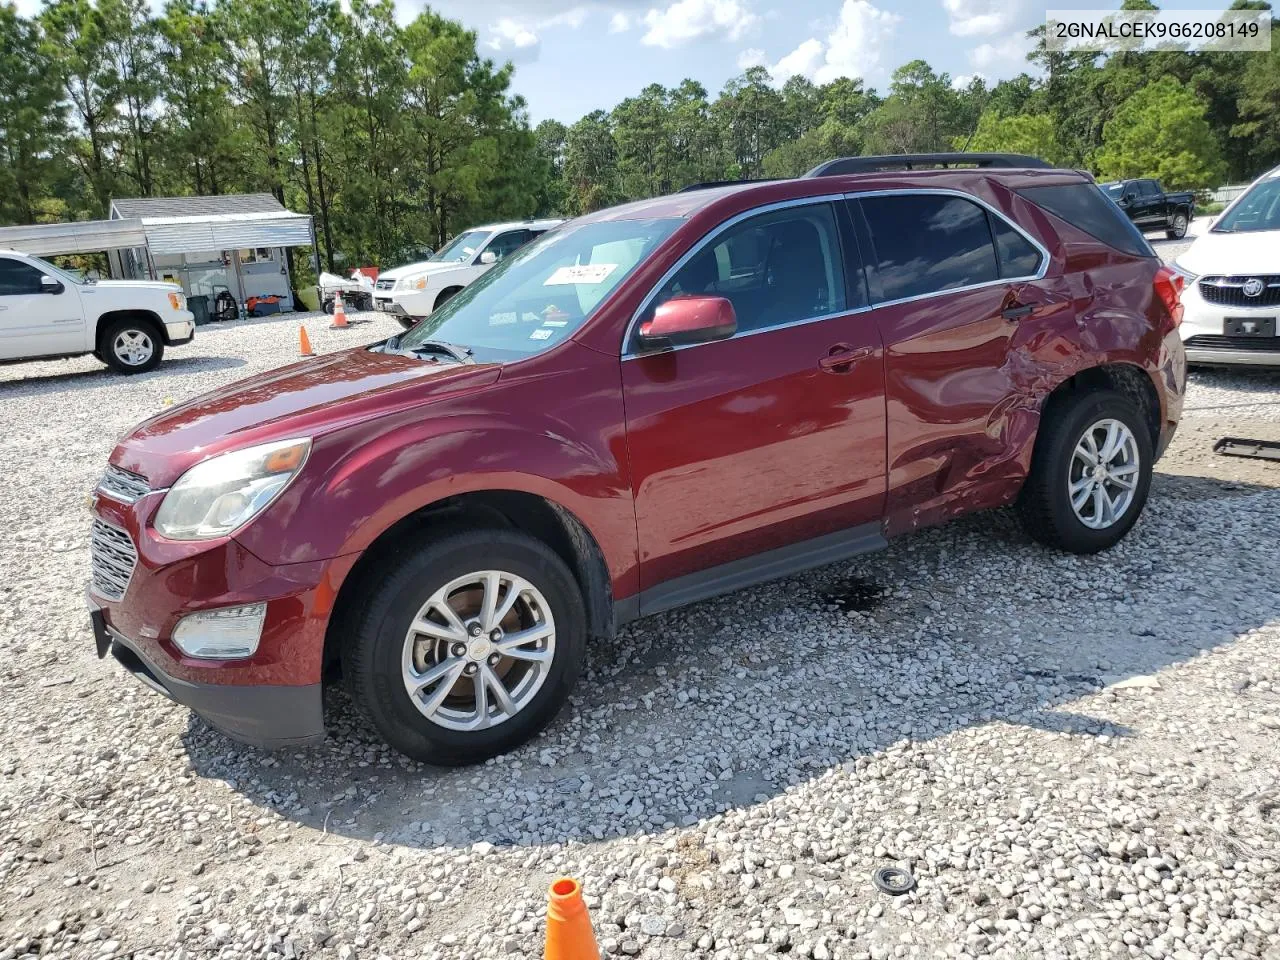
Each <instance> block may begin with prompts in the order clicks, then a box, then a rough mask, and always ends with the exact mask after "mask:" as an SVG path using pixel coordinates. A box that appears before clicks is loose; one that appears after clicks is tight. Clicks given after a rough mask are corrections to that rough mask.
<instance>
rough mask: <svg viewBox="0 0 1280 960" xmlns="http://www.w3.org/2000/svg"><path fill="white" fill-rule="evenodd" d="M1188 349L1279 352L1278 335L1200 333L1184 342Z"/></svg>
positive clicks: (1279, 338) (1279, 340)
mask: <svg viewBox="0 0 1280 960" xmlns="http://www.w3.org/2000/svg"><path fill="white" fill-rule="evenodd" d="M1183 346H1184V347H1186V348H1187V349H1188V350H1257V351H1259V352H1261V353H1280V337H1226V336H1221V335H1219V334H1213V333H1201V334H1197V335H1196V336H1194V337H1191V338H1190V339H1189V340H1187V341H1186V342H1185V343H1184V344H1183Z"/></svg>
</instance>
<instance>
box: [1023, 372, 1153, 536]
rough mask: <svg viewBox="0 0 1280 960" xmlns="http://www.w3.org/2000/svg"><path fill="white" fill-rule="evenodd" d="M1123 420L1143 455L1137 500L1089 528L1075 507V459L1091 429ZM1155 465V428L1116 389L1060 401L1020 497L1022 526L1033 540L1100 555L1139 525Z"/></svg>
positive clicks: (1050, 413) (1045, 424)
mask: <svg viewBox="0 0 1280 960" xmlns="http://www.w3.org/2000/svg"><path fill="white" fill-rule="evenodd" d="M1108 419H1110V420H1118V421H1119V422H1120V423H1122V424H1124V425H1125V426H1126V427H1128V429H1129V432H1130V433H1132V434H1133V438H1134V441H1135V443H1136V446H1137V453H1138V458H1137V459H1138V473H1137V485H1136V487H1135V489H1134V494H1133V499H1132V500H1131V501H1130V503H1129V505H1128V507H1127V508H1125V510H1124V512H1123V514H1122V515H1121V516H1120V517H1119V518H1118V519H1117V520H1116V521H1115V522H1114V523H1112V524H1111V525H1110V526H1107V527H1104V528H1102V529H1094V528H1091V527H1089V526H1087V525H1086V524H1085V523H1084V522H1083V521H1082V520H1081V519H1080V518H1079V517H1078V516H1077V515H1076V512H1075V511H1074V510H1073V509H1072V507H1071V496H1070V491H1069V486H1070V484H1071V470H1072V469H1073V466H1072V457H1073V454H1074V452H1075V449H1076V445H1077V444H1078V443H1080V441H1081V439H1082V438H1083V437H1084V435H1085V432H1086V430H1087V429H1088V428H1090V427H1091V426H1092V425H1094V424H1096V423H1099V422H1100V421H1102V420H1108ZM1154 460H1155V457H1154V452H1153V449H1152V442H1151V432H1150V427H1149V426H1148V424H1147V423H1146V422H1145V420H1144V418H1143V416H1142V414H1141V413H1140V412H1139V410H1138V409H1137V407H1135V406H1134V404H1133V403H1132V402H1131V401H1130V400H1128V399H1127V398H1126V397H1124V396H1123V395H1121V394H1119V393H1116V392H1115V391H1113V390H1092V391H1080V392H1075V393H1071V394H1067V395H1066V396H1064V397H1062V398H1059V399H1056V400H1055V401H1053V402H1052V403H1051V405H1050V407H1049V409H1048V410H1047V411H1046V413H1045V416H1044V417H1043V418H1042V419H1041V421H1040V431H1039V433H1038V435H1037V436H1036V444H1035V452H1034V454H1033V456H1032V460H1031V472H1030V474H1029V475H1028V476H1027V481H1026V483H1025V484H1024V485H1023V488H1022V492H1021V494H1020V495H1019V497H1018V502H1017V509H1018V513H1019V515H1020V516H1021V518H1022V524H1023V526H1024V527H1025V528H1026V531H1027V533H1028V534H1030V535H1031V537H1032V538H1034V539H1036V540H1038V541H1040V542H1041V543H1043V544H1045V545H1046V546H1051V547H1057V548H1059V549H1061V550H1067V551H1069V552H1071V553H1084V554H1087V553H1097V552H1098V551H1099V550H1106V549H1107V548H1108V547H1111V546H1114V545H1115V544H1116V543H1118V542H1119V541H1120V540H1121V539H1122V538H1123V537H1124V535H1125V534H1127V533H1128V532H1129V530H1130V529H1131V528H1132V527H1133V525H1134V524H1135V523H1136V522H1137V520H1138V517H1139V516H1140V515H1141V514H1142V508H1143V506H1144V505H1145V504H1146V502H1147V493H1148V491H1149V489H1150V487H1151V467H1152V464H1153V462H1154Z"/></svg>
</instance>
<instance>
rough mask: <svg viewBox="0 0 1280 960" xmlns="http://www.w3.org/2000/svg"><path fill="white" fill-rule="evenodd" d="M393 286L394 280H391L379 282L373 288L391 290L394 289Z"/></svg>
mask: <svg viewBox="0 0 1280 960" xmlns="http://www.w3.org/2000/svg"><path fill="white" fill-rule="evenodd" d="M395 285H396V282H395V280H394V279H392V280H379V281H378V282H377V283H375V284H374V285H373V286H374V289H375V290H393V289H395Z"/></svg>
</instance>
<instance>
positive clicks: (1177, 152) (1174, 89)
mask: <svg viewBox="0 0 1280 960" xmlns="http://www.w3.org/2000/svg"><path fill="white" fill-rule="evenodd" d="M1103 139H1104V142H1103V147H1102V149H1101V150H1100V151H1099V152H1098V155H1097V164H1098V172H1099V173H1100V175H1101V176H1102V177H1103V178H1105V179H1108V180H1121V179H1126V178H1130V177H1156V178H1158V179H1159V180H1160V181H1161V182H1162V183H1163V184H1164V186H1165V187H1166V188H1167V189H1170V190H1194V189H1197V188H1201V187H1208V186H1213V185H1216V184H1218V183H1219V182H1221V178H1222V176H1223V174H1224V172H1225V170H1224V165H1223V163H1222V155H1221V151H1220V150H1219V148H1218V144H1217V141H1216V139H1215V138H1214V136H1213V132H1212V130H1211V129H1210V127H1209V122H1208V120H1207V119H1206V117H1205V107H1204V103H1203V102H1202V101H1200V100H1199V99H1198V98H1197V97H1196V95H1195V94H1194V93H1193V92H1192V91H1190V90H1189V89H1187V87H1185V86H1184V85H1183V84H1182V83H1180V82H1179V81H1178V80H1176V79H1174V78H1173V77H1162V78H1161V79H1159V80H1157V81H1155V82H1153V83H1148V84H1147V85H1146V86H1144V87H1142V88H1141V89H1140V90H1138V91H1137V92H1136V93H1134V94H1133V95H1132V96H1130V97H1129V98H1128V99H1127V100H1126V101H1125V102H1124V104H1123V105H1122V106H1121V107H1120V108H1119V109H1118V110H1117V111H1116V112H1115V116H1113V117H1112V118H1111V119H1110V120H1109V121H1108V122H1107V125H1106V128H1105V130H1104V133H1103Z"/></svg>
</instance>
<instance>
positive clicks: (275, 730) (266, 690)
mask: <svg viewBox="0 0 1280 960" xmlns="http://www.w3.org/2000/svg"><path fill="white" fill-rule="evenodd" d="M89 612H90V618H91V620H92V623H93V633H94V640H95V642H96V643H97V648H98V656H99V657H105V656H106V655H107V654H108V653H110V654H111V655H112V656H113V657H115V659H116V661H117V662H118V663H119V664H120V665H121V666H122V667H124V668H125V669H126V670H128V671H129V672H130V673H131V674H133V675H134V677H136V678H137V679H138V680H139V681H141V682H142V683H144V684H146V685H147V686H148V687H150V688H151V689H152V690H155V691H156V692H157V693H159V694H161V695H163V696H165V697H168V698H169V699H170V700H172V701H174V702H175V703H180V704H182V705H183V706H184V707H186V708H187V709H189V710H191V711H193V712H194V713H196V714H198V715H199V716H200V717H202V718H203V719H204V720H205V722H207V723H208V724H209V725H210V726H211V727H213V728H214V729H216V730H220V731H221V732H222V733H224V734H226V735H227V736H228V737H230V738H231V739H233V740H238V741H239V742H241V743H247V744H249V745H250V746H254V747H265V748H267V749H274V748H279V747H299V746H308V745H311V744H316V743H320V742H321V741H323V740H324V708H323V696H322V690H321V685H320V684H319V683H312V684H305V685H303V686H281V685H271V686H246V685H242V684H225V683H191V682H189V681H186V680H179V679H178V678H177V677H171V676H169V675H168V674H166V673H165V672H164V671H163V670H161V669H160V667H159V666H157V665H156V664H155V663H154V662H152V661H151V660H150V659H149V658H148V657H147V656H145V655H144V654H143V653H142V652H141V651H142V649H143V645H142V644H140V643H137V642H136V641H131V640H129V639H127V638H126V637H124V635H122V634H121V633H120V632H119V631H117V630H115V629H113V628H111V627H110V626H108V625H107V622H106V618H105V617H104V616H103V614H102V611H101V609H100V608H98V606H97V603H96V602H95V600H94V598H93V596H92V594H90V596H89Z"/></svg>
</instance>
